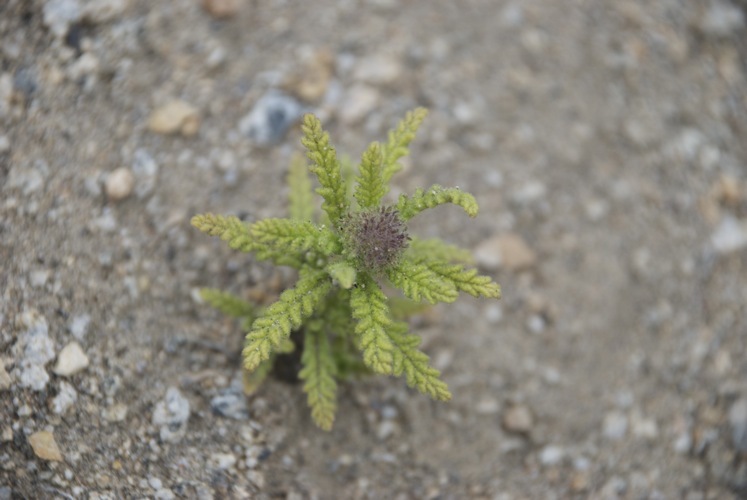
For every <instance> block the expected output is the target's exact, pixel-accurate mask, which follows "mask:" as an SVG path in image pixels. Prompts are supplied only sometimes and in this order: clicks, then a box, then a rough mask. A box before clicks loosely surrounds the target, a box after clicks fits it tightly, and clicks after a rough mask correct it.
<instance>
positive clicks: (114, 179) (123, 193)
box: [105, 167, 135, 201]
mask: <svg viewBox="0 0 747 500" xmlns="http://www.w3.org/2000/svg"><path fill="white" fill-rule="evenodd" d="M105 187H106V197H107V198H109V199H110V200H111V201H121V200H124V199H125V198H127V197H128V196H130V195H131V194H132V190H133V188H134V187H135V176H134V175H133V174H132V171H131V170H130V169H129V168H126V167H119V168H118V169H116V170H114V171H113V172H112V173H110V174H109V175H108V176H107V178H106V182H105Z"/></svg>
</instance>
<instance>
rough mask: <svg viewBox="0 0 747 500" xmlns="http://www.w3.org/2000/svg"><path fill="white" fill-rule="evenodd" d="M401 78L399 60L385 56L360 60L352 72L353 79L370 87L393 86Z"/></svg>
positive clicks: (380, 55)
mask: <svg viewBox="0 0 747 500" xmlns="http://www.w3.org/2000/svg"><path fill="white" fill-rule="evenodd" d="M401 76H402V64H401V62H400V60H399V59H398V58H396V57H394V56H391V55H385V54H379V55H375V56H373V57H369V58H366V59H363V60H361V61H360V62H359V63H358V65H357V66H356V68H355V70H354V72H353V79H355V80H356V81H359V82H364V83H370V84H371V85H393V84H394V83H396V82H397V81H398V80H399V79H400V77H401Z"/></svg>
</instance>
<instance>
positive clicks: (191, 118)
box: [148, 101, 200, 136]
mask: <svg viewBox="0 0 747 500" xmlns="http://www.w3.org/2000/svg"><path fill="white" fill-rule="evenodd" d="M148 128H149V129H150V131H151V132H155V133H157V134H175V133H177V132H179V133H181V134H182V135H185V136H192V135H195V134H196V133H197V131H198V130H199V128H200V116H199V114H198V113H197V109H196V108H195V107H194V106H192V105H191V104H189V103H186V102H184V101H170V102H167V103H166V104H164V105H163V106H160V107H159V108H157V109H156V110H155V111H153V113H152V114H151V115H150V119H149V120H148Z"/></svg>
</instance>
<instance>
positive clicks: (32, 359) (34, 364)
mask: <svg viewBox="0 0 747 500" xmlns="http://www.w3.org/2000/svg"><path fill="white" fill-rule="evenodd" d="M21 324H22V325H24V326H25V327H26V330H25V331H24V332H22V333H21V334H20V335H19V336H18V340H17V341H16V344H15V346H14V352H15V354H16V368H15V369H14V370H13V373H14V375H15V378H16V380H18V383H19V385H20V386H21V387H25V388H29V389H31V390H33V391H41V390H43V389H44V388H45V387H46V386H47V383H48V382H49V374H47V371H46V369H45V368H44V365H46V364H47V363H48V362H49V361H51V360H53V359H54V343H53V342H52V339H50V338H49V327H48V326H47V320H46V319H45V318H44V317H43V316H42V315H40V314H39V313H38V312H37V311H36V310H29V311H26V312H24V313H23V314H22V315H21Z"/></svg>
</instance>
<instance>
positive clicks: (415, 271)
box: [386, 259, 459, 304]
mask: <svg viewBox="0 0 747 500" xmlns="http://www.w3.org/2000/svg"><path fill="white" fill-rule="evenodd" d="M386 276H387V278H389V281H390V282H391V283H392V285H394V286H395V287H397V288H399V289H400V290H402V292H403V293H404V294H405V296H407V297H409V298H411V299H412V300H414V301H417V302H419V301H421V300H423V299H425V300H427V301H428V302H430V303H431V304H435V303H436V302H454V301H455V300H456V298H457V296H458V295H459V293H458V292H457V289H456V286H455V285H454V284H453V283H452V282H451V281H449V280H446V279H444V278H443V277H442V276H440V275H438V274H436V273H435V272H433V271H432V270H431V269H429V268H428V266H426V265H425V264H417V263H415V262H412V261H409V260H407V259H402V260H400V261H399V262H398V263H397V264H396V265H394V266H392V267H390V268H389V269H387V271H386Z"/></svg>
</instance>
